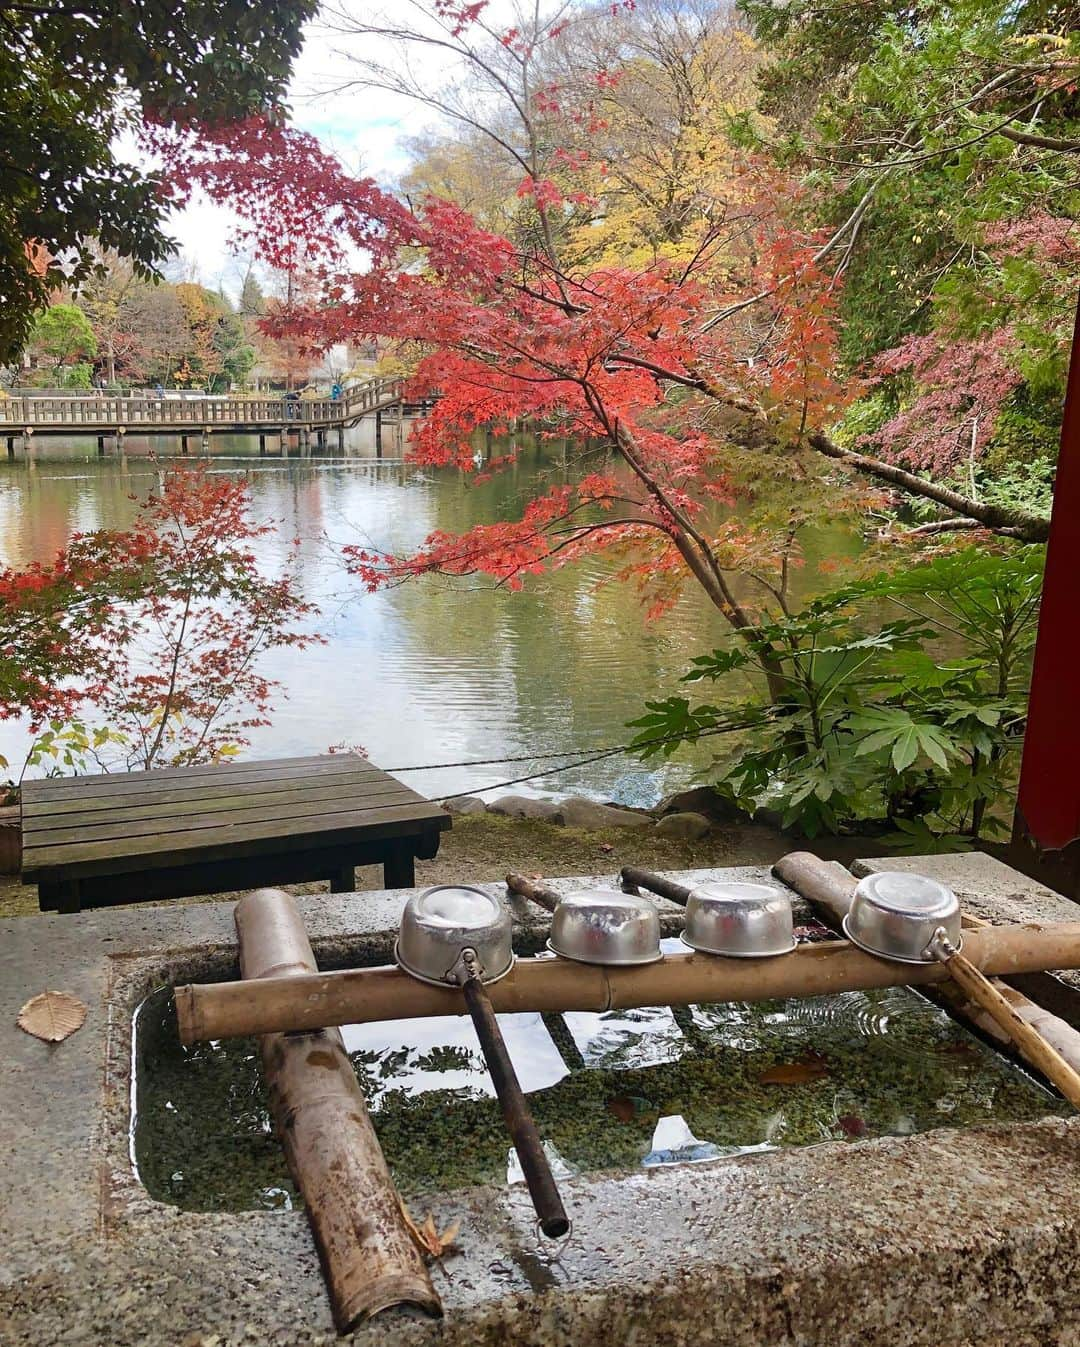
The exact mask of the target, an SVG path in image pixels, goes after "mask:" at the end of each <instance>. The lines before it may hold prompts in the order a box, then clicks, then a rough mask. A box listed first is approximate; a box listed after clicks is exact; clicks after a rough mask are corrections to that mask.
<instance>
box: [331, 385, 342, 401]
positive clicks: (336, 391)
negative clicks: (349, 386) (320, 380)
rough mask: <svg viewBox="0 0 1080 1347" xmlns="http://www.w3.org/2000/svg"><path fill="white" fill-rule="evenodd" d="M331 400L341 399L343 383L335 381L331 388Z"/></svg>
mask: <svg viewBox="0 0 1080 1347" xmlns="http://www.w3.org/2000/svg"><path fill="white" fill-rule="evenodd" d="M330 400H331V402H340V401H341V385H340V384H339V383H335V384H334V385H333V386H332V388H331V389H330Z"/></svg>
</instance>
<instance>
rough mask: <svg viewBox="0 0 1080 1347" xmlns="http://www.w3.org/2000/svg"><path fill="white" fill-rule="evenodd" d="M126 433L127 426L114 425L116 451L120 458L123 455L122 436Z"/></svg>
mask: <svg viewBox="0 0 1080 1347" xmlns="http://www.w3.org/2000/svg"><path fill="white" fill-rule="evenodd" d="M126 434H127V426H117V427H116V452H117V453H118V454H119V455H120V457H121V458H123V456H124V436H125V435H126Z"/></svg>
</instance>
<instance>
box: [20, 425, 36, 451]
mask: <svg viewBox="0 0 1080 1347" xmlns="http://www.w3.org/2000/svg"><path fill="white" fill-rule="evenodd" d="M22 442H23V453H24V454H25V455H26V457H27V458H33V456H34V427H33V426H23V440H22Z"/></svg>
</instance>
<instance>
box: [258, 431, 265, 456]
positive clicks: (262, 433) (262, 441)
mask: <svg viewBox="0 0 1080 1347" xmlns="http://www.w3.org/2000/svg"><path fill="white" fill-rule="evenodd" d="M259 454H260V455H261V456H263V455H265V454H266V432H265V431H264V430H260V431H259Z"/></svg>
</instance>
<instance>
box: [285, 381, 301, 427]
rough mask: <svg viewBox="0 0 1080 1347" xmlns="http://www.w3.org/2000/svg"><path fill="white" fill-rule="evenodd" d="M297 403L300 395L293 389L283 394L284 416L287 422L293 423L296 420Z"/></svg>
mask: <svg viewBox="0 0 1080 1347" xmlns="http://www.w3.org/2000/svg"><path fill="white" fill-rule="evenodd" d="M299 401H300V394H299V393H298V392H297V391H296V389H295V388H290V389H289V391H288V392H287V393H286V394H285V415H286V417H287V418H288V420H290V421H293V420H295V419H296V413H297V410H298V409H297V405H296V404H297V403H298V402H299Z"/></svg>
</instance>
